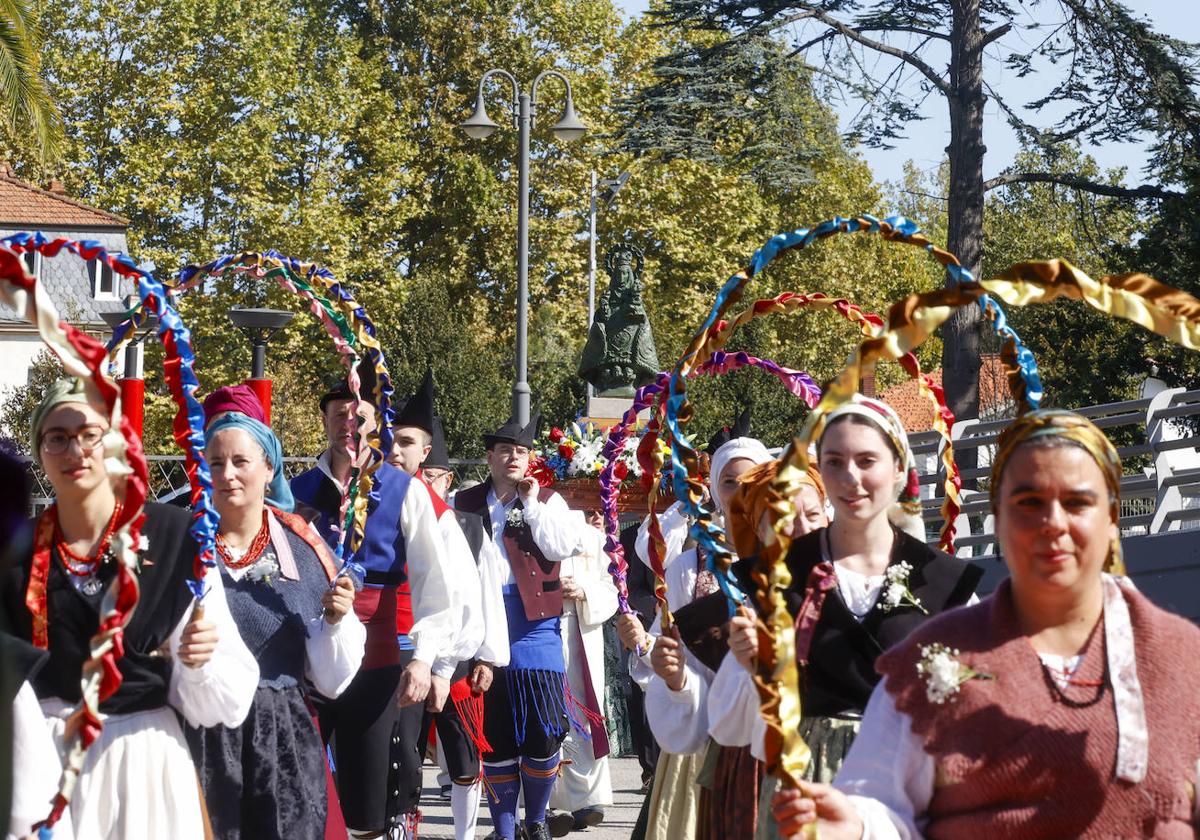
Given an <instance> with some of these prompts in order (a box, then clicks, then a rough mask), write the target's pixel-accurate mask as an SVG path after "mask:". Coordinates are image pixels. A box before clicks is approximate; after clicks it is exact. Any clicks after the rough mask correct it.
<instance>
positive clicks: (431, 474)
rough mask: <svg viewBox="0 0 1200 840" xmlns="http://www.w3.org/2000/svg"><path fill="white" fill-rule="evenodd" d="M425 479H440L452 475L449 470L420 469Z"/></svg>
mask: <svg viewBox="0 0 1200 840" xmlns="http://www.w3.org/2000/svg"><path fill="white" fill-rule="evenodd" d="M421 472H422V473H423V474H424V475H425V480H426V481H441V480H442V479H443V478H448V477H451V476H453V475H454V473H452V472H450V471H449V470H422V471H421Z"/></svg>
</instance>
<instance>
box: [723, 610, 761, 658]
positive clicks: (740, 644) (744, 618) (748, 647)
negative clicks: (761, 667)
mask: <svg viewBox="0 0 1200 840" xmlns="http://www.w3.org/2000/svg"><path fill="white" fill-rule="evenodd" d="M729 652H730V653H732V654H733V658H734V659H736V660H737V661H738V664H739V665H741V666H742V667H743V668H745V669H746V670H747V671H749V672H750V673H751V674H753V673H754V672H755V671H756V670H757V666H756V663H755V659H756V658H757V657H758V627H757V626H756V620H755V618H754V617H753V616H752V615H750V612H749V610H747V609H746V608H745V607H744V606H743V607H738V610H737V612H736V613H734V616H733V618H731V619H729Z"/></svg>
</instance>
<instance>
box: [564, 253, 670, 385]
mask: <svg viewBox="0 0 1200 840" xmlns="http://www.w3.org/2000/svg"><path fill="white" fill-rule="evenodd" d="M642 265H643V259H642V252H641V249H639V248H635V247H634V246H632V245H617V246H616V247H614V248H612V249H611V250H609V252H608V255H607V256H606V257H605V258H604V270H605V271H606V272H607V273H608V288H607V289H605V290H604V293H603V294H602V295H600V301H599V304H598V305H597V307H596V317H595V319H594V320H593V321H592V325H591V328H590V329H589V330H588V338H587V344H585V345H584V347H583V357H582V358H581V359H580V360H579V375H580V376H582V377H583V378H584V379H586V380H587V381H588V382H590V383H592V387H594V388H595V389H596V393H597V395H598V396H602V397H630V396H633V392H634V389H635V388H637V387H639V386H641V385H645V384H646V383H648V382H651V381H653V379H654V376H655V374H657V373H658V371H659V367H658V353H657V352H656V351H655V349H654V336H653V335H651V333H650V319H649V318H647V317H646V307H645V306H644V305H643V303H642V280H641V274H642Z"/></svg>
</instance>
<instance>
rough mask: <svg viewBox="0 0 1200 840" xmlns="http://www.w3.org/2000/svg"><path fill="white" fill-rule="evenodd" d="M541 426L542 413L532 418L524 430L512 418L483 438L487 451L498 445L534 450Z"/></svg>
mask: <svg viewBox="0 0 1200 840" xmlns="http://www.w3.org/2000/svg"><path fill="white" fill-rule="evenodd" d="M541 425H542V413H541V412H540V411H539V412H537V413H535V414H534V415H533V416H532V417H530V418H529V422H528V423H527V424H526V425H525V426H524V427H523V428H522V426H521V424H520V423H518V422H517V421H516V419H515V418H513V417H510V418H508V420H507V421H506V422H505V423H504V425H503V426H501V427H500V428H499V429H497V430H496V431H494V432H492V433H491V434H490V435H484V436H483V445H484V447H486V448H487V449H491V448H492V447H493V446H495V445H496V444H497V443H514V444H516V445H517V446H524V447H525V448H526V449H532V448H533V442H534V441H535V440H536V439H537V436H538V431H539V428H540V427H541Z"/></svg>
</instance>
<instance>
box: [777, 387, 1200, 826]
mask: <svg viewBox="0 0 1200 840" xmlns="http://www.w3.org/2000/svg"><path fill="white" fill-rule="evenodd" d="M1120 481H1121V463H1120V459H1119V457H1118V456H1117V452H1116V450H1115V449H1114V448H1113V446H1112V444H1111V443H1110V442H1109V441H1108V439H1107V438H1106V437H1105V436H1104V433H1103V432H1101V431H1100V430H1099V429H1098V428H1096V426H1095V425H1093V424H1092V423H1091V422H1090V421H1089V420H1087V419H1085V418H1083V417H1081V416H1079V415H1077V414H1073V413H1071V412H1066V411H1055V410H1050V411H1035V412H1030V413H1029V414H1026V415H1025V416H1024V417H1021V418H1019V419H1017V420H1015V421H1014V422H1013V423H1012V425H1010V426H1009V427H1008V429H1006V430H1005V431H1004V433H1003V434H1002V435H1001V436H1000V440H999V447H998V451H997V453H996V458H995V461H994V462H993V466H992V482H991V488H990V494H991V503H992V511H993V513H994V515H995V523H996V537H997V540H998V542H999V544H1000V549H1001V553H1002V554H1003V556H1004V561H1005V564H1006V565H1007V566H1008V571H1009V578H1008V579H1006V580H1005V581H1004V582H1003V583H1001V584H1000V586H999V587H998V588H997V590H996V591H995V593H993V594H992V595H991V596H990V597H988V598H987V599H985V600H984V601H983V602H982V603H979V604H976V605H974V606H972V607H970V608H968V609H965V610H958V611H955V612H953V613H950V614H947V615H943V616H939V617H938V618H936V619H935V620H932V621H930V622H928V623H926V624H924V625H922V626H921V627H920V628H919V629H917V630H916V631H915V632H914V633H913V634H912V635H911V636H910V637H909V638H908V639H906V640H905V641H904V642H903V643H902V644H900V645H898V646H896V647H895V648H893V649H891V650H889V651H888V652H887V653H886V654H885V655H883V656H882V657H880V659H879V661H878V669H879V672H880V674H882V675H883V682H882V683H880V685H879V686H877V687H876V689H875V690H874V692H873V693H872V695H871V699H870V703H869V704H868V705H867V712H866V716H865V718H864V720H863V725H862V732H861V734H860V736H859V739H858V741H857V742H856V743H855V746H854V749H853V750H852V751H851V753H850V755H849V757H848V758H847V760H846V763H845V765H844V766H843V767H842V771H841V773H839V775H838V780H837V787H836V788H834V787H830V786H828V785H806V786H805V788H804V793H803V794H801V793H800V792H799V791H790V790H789V791H786V792H783V793H781V794H779V795H778V796H777V797H776V801H775V814H776V817H777V818H779V819H780V821H781V830H782V831H783V833H784V834H789V835H790V834H793V833H796V832H798V831H799V830H800V828H801V827H802V826H803V825H804V824H806V823H810V822H812V821H814V820H816V819H817V818H818V817H819V818H820V820H821V822H820V829H819V831H820V836H821V837H822V838H823V839H825V838H838V837H854V838H858V837H862V836H869V837H871V838H896V837H904V838H909V837H920V836H924V837H929V838H935V839H936V838H950V837H954V838H959V837H991V836H994V837H1005V838H1015V840H1024V838H1059V837H1084V838H1093V837H1094V838H1100V837H1155V838H1176V837H1178V838H1184V837H1187V838H1192V837H1195V836H1196V825H1197V817H1196V813H1197V812H1196V784H1197V759H1200V715H1198V714H1197V712H1196V696H1197V694H1198V693H1200V664H1198V663H1197V661H1196V657H1195V651H1196V650H1197V649H1200V631H1198V630H1197V629H1196V627H1194V626H1193V625H1192V624H1190V623H1189V622H1187V621H1185V620H1183V619H1182V618H1179V617H1177V616H1174V615H1171V614H1170V613H1167V612H1165V611H1163V610H1161V609H1159V608H1158V607H1156V606H1154V605H1153V604H1151V603H1150V602H1149V601H1148V600H1147V599H1146V598H1145V597H1143V596H1142V595H1140V594H1139V593H1138V592H1137V591H1136V590H1135V589H1134V588H1133V587H1132V585H1130V584H1129V582H1128V581H1127V580H1125V579H1124V578H1120V577H1116V576H1114V574H1123V568H1122V566H1123V564H1122V563H1121V546H1120V531H1119V528H1118V524H1117V523H1118V517H1119V507H1120V497H1119V491H1120Z"/></svg>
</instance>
